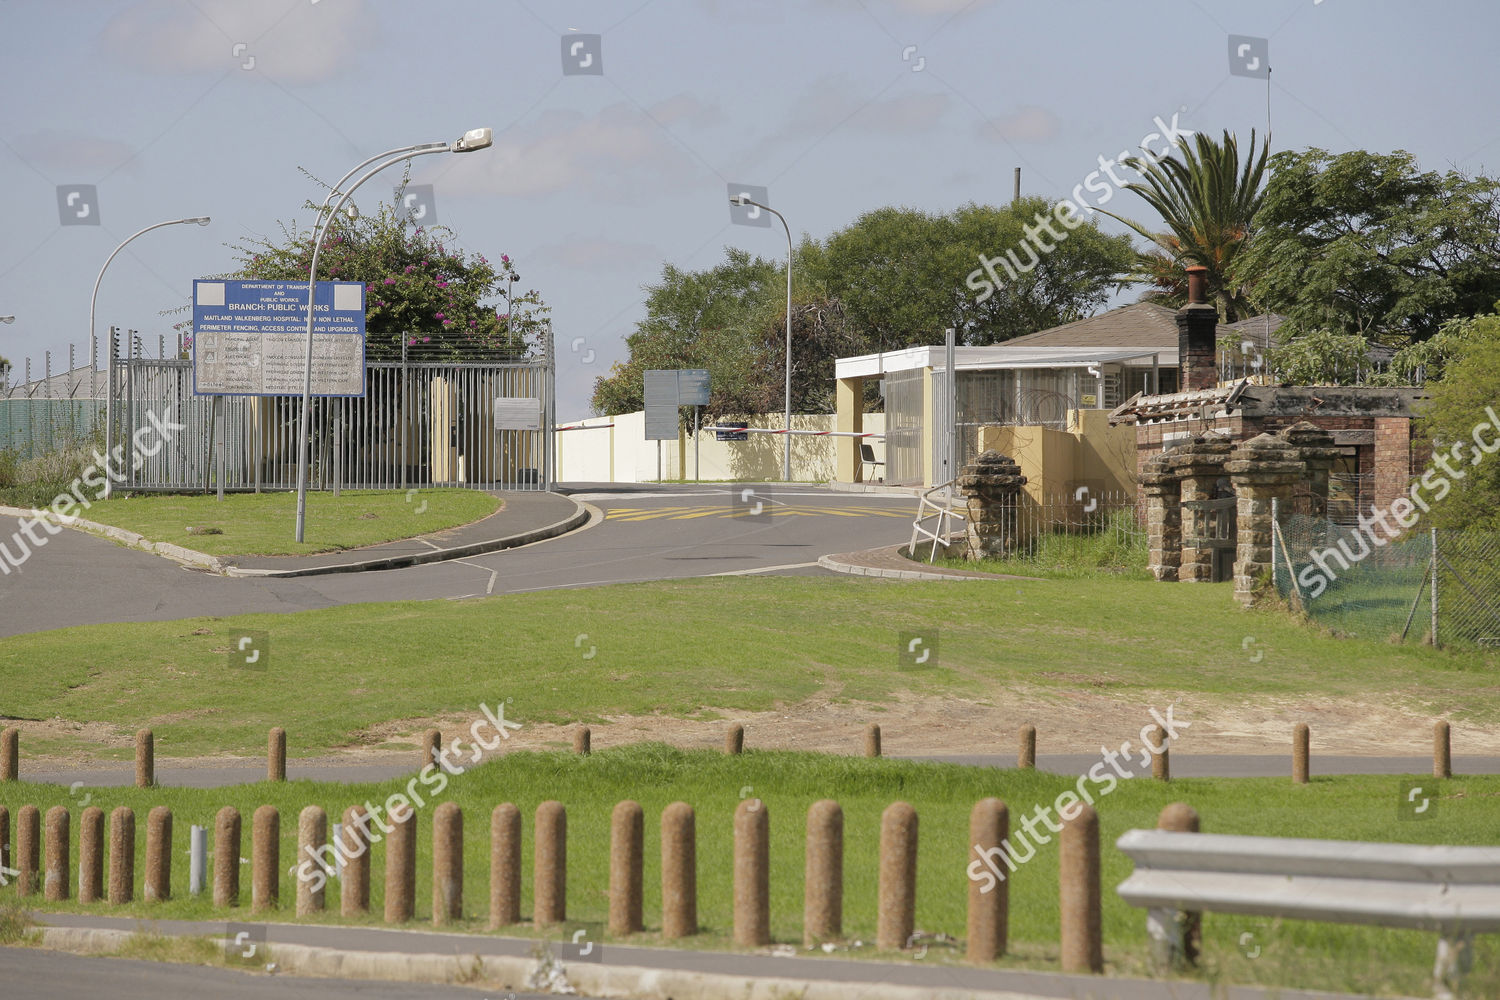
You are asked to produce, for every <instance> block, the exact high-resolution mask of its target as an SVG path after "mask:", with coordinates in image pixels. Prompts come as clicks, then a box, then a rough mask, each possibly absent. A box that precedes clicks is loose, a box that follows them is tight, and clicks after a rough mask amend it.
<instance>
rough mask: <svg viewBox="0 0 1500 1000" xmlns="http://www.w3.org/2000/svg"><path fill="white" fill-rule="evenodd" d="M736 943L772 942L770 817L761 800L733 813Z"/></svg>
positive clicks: (756, 945)
mask: <svg viewBox="0 0 1500 1000" xmlns="http://www.w3.org/2000/svg"><path fill="white" fill-rule="evenodd" d="M734 943H735V944H737V945H740V946H741V947H745V948H759V947H762V946H764V945H768V944H770V943H771V817H770V815H769V814H768V813H767V812H766V806H765V803H764V802H762V801H761V800H760V799H746V800H744V801H743V802H741V803H740V804H739V806H738V807H737V808H736V809H735V810H734Z"/></svg>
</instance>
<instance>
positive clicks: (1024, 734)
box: [1016, 724, 1036, 770]
mask: <svg viewBox="0 0 1500 1000" xmlns="http://www.w3.org/2000/svg"><path fill="white" fill-rule="evenodd" d="M1016 767H1019V768H1021V769H1023V770H1028V769H1032V768H1035V767H1036V726H1033V725H1029V724H1028V725H1025V726H1022V727H1021V746H1020V750H1019V751H1018V752H1017V754H1016Z"/></svg>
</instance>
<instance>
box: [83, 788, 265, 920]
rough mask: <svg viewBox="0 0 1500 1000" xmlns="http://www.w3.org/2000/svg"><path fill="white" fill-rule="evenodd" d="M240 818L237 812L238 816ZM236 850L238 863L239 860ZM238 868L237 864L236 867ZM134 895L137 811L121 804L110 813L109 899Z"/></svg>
mask: <svg viewBox="0 0 1500 1000" xmlns="http://www.w3.org/2000/svg"><path fill="white" fill-rule="evenodd" d="M235 818H236V819H238V818H239V817H238V815H236V817H235ZM238 854H239V852H238V851H236V852H235V855H236V856H235V859H234V860H235V864H236V866H238V864H239V860H240V859H239V857H238ZM235 870H236V872H238V870H239V869H238V867H236V869H235ZM134 898H135V813H133V812H131V811H130V808H129V807H128V806H118V807H116V808H115V811H114V812H112V813H110V814H109V901H110V903H111V904H112V905H114V906H119V905H120V904H121V903H128V902H130V901H131V900H132V899H134Z"/></svg>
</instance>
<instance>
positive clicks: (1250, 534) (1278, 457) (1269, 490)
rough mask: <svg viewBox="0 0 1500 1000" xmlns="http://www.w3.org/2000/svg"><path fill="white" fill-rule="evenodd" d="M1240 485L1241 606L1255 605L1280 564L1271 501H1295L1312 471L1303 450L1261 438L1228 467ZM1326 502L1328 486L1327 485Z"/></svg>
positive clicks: (1237, 586) (1237, 577)
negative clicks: (1274, 561)
mask: <svg viewBox="0 0 1500 1000" xmlns="http://www.w3.org/2000/svg"><path fill="white" fill-rule="evenodd" d="M1224 471H1226V472H1228V473H1229V475H1230V477H1231V478H1232V479H1233V481H1234V492H1235V496H1236V497H1237V498H1238V500H1237V502H1236V505H1235V516H1236V519H1237V526H1236V527H1237V530H1238V532H1239V534H1238V537H1237V538H1236V539H1235V560H1234V596H1235V597H1236V598H1237V599H1238V600H1239V601H1240V603H1241V604H1250V603H1251V602H1252V601H1253V600H1254V599H1255V588H1256V587H1257V586H1258V585H1259V583H1260V581H1261V580H1262V579H1265V578H1267V577H1269V576H1270V574H1271V561H1272V559H1274V558H1275V552H1274V548H1273V546H1272V538H1273V533H1274V530H1275V527H1274V525H1273V524H1272V518H1271V501H1272V500H1273V499H1281V500H1285V501H1289V500H1290V498H1291V496H1292V491H1293V489H1294V488H1295V486H1296V484H1297V482H1298V480H1299V479H1301V478H1302V477H1303V476H1304V475H1305V474H1306V466H1305V465H1304V464H1303V462H1302V461H1301V459H1300V458H1299V457H1298V450H1297V449H1296V448H1294V447H1292V446H1291V445H1290V444H1288V443H1287V442H1286V441H1285V440H1284V439H1282V438H1279V437H1275V436H1273V435H1270V434H1257V435H1256V436H1255V437H1253V438H1251V439H1250V440H1248V441H1242V442H1241V443H1240V446H1239V447H1238V448H1236V449H1234V452H1233V454H1231V455H1230V456H1229V461H1228V462H1226V463H1225V465H1224ZM1325 497H1326V482H1325Z"/></svg>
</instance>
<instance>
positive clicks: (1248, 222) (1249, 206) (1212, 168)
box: [1100, 130, 1270, 323]
mask: <svg viewBox="0 0 1500 1000" xmlns="http://www.w3.org/2000/svg"><path fill="white" fill-rule="evenodd" d="M1178 147H1179V152H1178V154H1177V155H1175V156H1171V157H1167V158H1164V159H1160V160H1158V159H1154V158H1153V159H1144V158H1142V157H1139V156H1132V157H1130V158H1129V159H1127V160H1125V165H1126V166H1128V167H1130V168H1131V169H1133V170H1135V171H1137V172H1138V173H1139V174H1140V175H1141V177H1142V178H1143V179H1144V182H1138V181H1132V182H1130V183H1129V184H1126V185H1125V189H1126V190H1127V191H1134V192H1135V193H1136V194H1138V195H1140V196H1141V197H1142V198H1144V199H1145V201H1146V203H1147V204H1148V205H1150V206H1151V207H1152V208H1154V209H1156V211H1157V213H1158V214H1159V215H1160V216H1161V218H1162V221H1163V222H1165V223H1166V225H1167V228H1166V230H1165V231H1164V232H1159V233H1156V232H1152V231H1151V230H1150V229H1148V228H1146V227H1145V226H1143V225H1141V224H1140V223H1138V222H1134V221H1132V220H1130V219H1126V218H1123V217H1121V216H1118V215H1115V214H1114V213H1113V212H1109V211H1105V210H1104V209H1100V211H1102V212H1104V214H1105V215H1108V216H1110V217H1111V218H1114V219H1118V220H1119V221H1120V222H1123V223H1125V225H1127V226H1129V227H1130V228H1131V229H1133V230H1135V231H1136V232H1137V233H1139V234H1140V235H1141V236H1144V237H1145V238H1146V239H1147V240H1150V241H1151V243H1152V246H1153V249H1151V250H1150V251H1148V252H1145V253H1141V254H1138V255H1137V258H1136V264H1135V267H1134V268H1133V269H1132V270H1131V271H1130V272H1129V273H1128V274H1126V275H1125V276H1124V280H1125V282H1127V283H1132V284H1135V283H1146V284H1149V285H1151V286H1152V290H1151V291H1148V292H1147V293H1146V295H1145V296H1144V297H1146V298H1149V299H1152V300H1155V301H1162V302H1166V303H1170V302H1172V301H1173V300H1175V299H1177V298H1179V297H1184V293H1185V289H1186V288H1187V268H1188V267H1189V266H1190V265H1194V264H1201V265H1202V266H1203V267H1206V268H1208V275H1207V278H1208V292H1209V294H1210V295H1212V296H1213V301H1214V303H1215V304H1216V305H1217V306H1218V307H1219V314H1220V316H1221V317H1222V318H1223V320H1224V322H1226V323H1233V322H1235V321H1236V320H1238V319H1240V318H1241V316H1242V315H1249V313H1250V311H1251V306H1250V300H1249V297H1248V295H1247V294H1246V289H1245V286H1244V285H1243V284H1242V283H1240V282H1237V281H1235V280H1234V278H1233V277H1232V274H1233V272H1232V267H1233V265H1234V262H1235V260H1236V258H1238V257H1239V256H1240V254H1242V253H1243V252H1244V251H1245V249H1246V247H1248V246H1249V244H1250V241H1251V240H1252V239H1253V238H1254V235H1255V230H1254V226H1253V221H1254V219H1255V213H1256V212H1257V211H1259V210H1260V203H1261V198H1262V197H1263V192H1262V190H1261V177H1262V175H1263V174H1264V173H1265V169H1266V157H1267V155H1268V153H1269V147H1270V144H1269V142H1265V141H1263V142H1262V143H1261V146H1260V156H1259V158H1256V157H1255V156H1254V155H1253V153H1252V155H1251V156H1250V157H1248V158H1247V159H1246V160H1245V162H1244V164H1243V166H1242V165H1241V164H1240V154H1239V143H1238V140H1237V139H1236V138H1235V137H1234V136H1233V135H1231V134H1230V133H1229V131H1228V130H1225V132H1224V141H1223V142H1215V141H1214V140H1213V139H1211V138H1209V137H1208V136H1206V135H1204V134H1202V133H1201V132H1200V133H1198V134H1196V135H1195V136H1194V137H1193V141H1192V143H1191V144H1190V143H1188V142H1185V141H1180V142H1179V143H1178ZM1250 148H1251V149H1252V150H1254V148H1255V132H1254V131H1253V130H1252V131H1251V133H1250Z"/></svg>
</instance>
